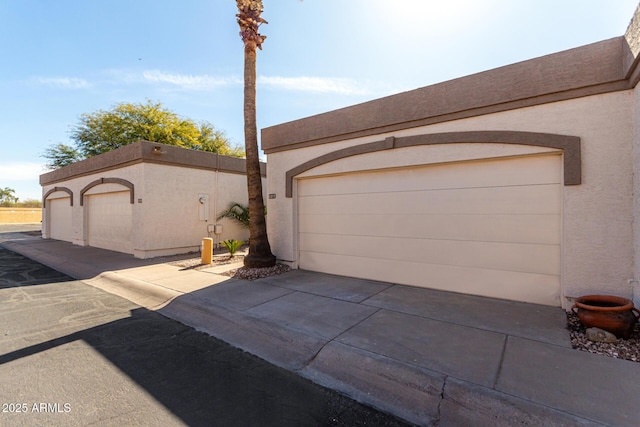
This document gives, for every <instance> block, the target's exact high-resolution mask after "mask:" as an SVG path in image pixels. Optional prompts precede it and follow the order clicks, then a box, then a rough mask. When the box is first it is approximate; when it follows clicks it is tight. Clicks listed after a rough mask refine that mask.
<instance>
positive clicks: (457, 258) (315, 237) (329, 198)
mask: <svg viewBox="0 0 640 427" xmlns="http://www.w3.org/2000/svg"><path fill="white" fill-rule="evenodd" d="M561 182H562V180H561V156H559V155H545V156H532V157H519V158H508V159H498V160H484V161H473V162H461V163H452V164H442V165H433V166H421V167H410V168H401V169H388V170H381V171H368V172H354V173H348V174H341V175H335V176H324V177H317V178H307V179H299V180H298V186H297V194H298V220H299V222H298V252H299V266H300V268H303V269H308V270H313V271H320V272H326V273H332V274H339V275H345V276H351V277H360V278H367V279H373V280H381V281H388V282H392V283H400V284H406V285H413V286H421V287H428V288H436V289H442V290H448V291H455V292H463V293H469V294H475V295H483V296H489V297H496V298H505V299H511V300H517V301H527V302H533V303H540V304H547V305H555V306H559V305H560V297H559V292H560V236H561V233H560V214H561V205H562V200H561V199H562V196H561V192H562V185H561Z"/></svg>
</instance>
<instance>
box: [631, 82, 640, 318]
mask: <svg viewBox="0 0 640 427" xmlns="http://www.w3.org/2000/svg"><path fill="white" fill-rule="evenodd" d="M632 114H633V117H634V123H633V165H634V174H633V199H634V208H633V225H634V227H633V241H634V249H635V250H634V254H635V259H634V280H633V281H632V282H631V285H632V287H633V302H634V305H635V306H636V307H640V120H639V119H638V118H640V88H638V87H636V88H635V90H634V92H633V109H632Z"/></svg>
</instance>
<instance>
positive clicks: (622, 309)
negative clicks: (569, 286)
mask: <svg viewBox="0 0 640 427" xmlns="http://www.w3.org/2000/svg"><path fill="white" fill-rule="evenodd" d="M576 309H577V311H576ZM571 310H573V312H574V313H576V314H577V315H578V318H579V319H580V321H581V322H582V324H583V325H584V326H586V327H587V328H600V329H604V330H605V331H609V332H611V333H612V334H614V335H615V336H616V337H618V338H629V335H630V334H631V331H633V326H634V325H635V323H636V321H637V320H638V317H640V312H639V311H638V310H637V309H636V308H635V307H634V306H633V302H632V301H631V300H629V299H627V298H622V297H616V296H613V295H586V296H583V297H580V298H578V299H576V303H575V304H574V305H573V307H571ZM634 312H635V313H637V314H638V317H636V315H635V314H634Z"/></svg>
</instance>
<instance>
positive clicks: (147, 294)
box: [84, 271, 184, 310]
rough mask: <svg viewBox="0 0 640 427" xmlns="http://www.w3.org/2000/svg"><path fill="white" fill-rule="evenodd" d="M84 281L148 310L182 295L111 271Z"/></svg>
mask: <svg viewBox="0 0 640 427" xmlns="http://www.w3.org/2000/svg"><path fill="white" fill-rule="evenodd" d="M84 283H87V284H88V285H91V286H93V287H96V288H98V289H102V290H103V291H106V292H109V293H111V294H114V295H118V296H120V297H122V298H125V299H128V300H129V301H132V302H134V303H136V304H138V305H140V306H142V307H145V308H148V309H150V310H158V309H159V308H161V307H164V306H165V305H167V304H168V303H170V302H171V301H172V300H174V299H175V298H177V297H179V296H180V295H184V294H182V293H181V292H177V291H174V290H173V289H167V288H164V287H162V286H158V285H156V284H153V283H149V282H145V281H143V280H138V279H133V278H131V277H127V276H124V275H122V274H119V273H116V272H113V271H107V272H104V273H101V274H99V275H98V276H96V277H94V278H93V279H89V280H84Z"/></svg>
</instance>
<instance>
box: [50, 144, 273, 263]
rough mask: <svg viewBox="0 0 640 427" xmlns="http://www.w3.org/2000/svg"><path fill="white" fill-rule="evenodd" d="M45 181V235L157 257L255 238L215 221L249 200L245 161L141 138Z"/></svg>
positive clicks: (226, 222) (230, 223) (229, 223)
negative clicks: (211, 242) (206, 243)
mask: <svg viewBox="0 0 640 427" xmlns="http://www.w3.org/2000/svg"><path fill="white" fill-rule="evenodd" d="M262 167H263V168H264V167H265V165H264V164H263V165H262ZM40 184H41V185H42V191H43V206H44V207H43V221H42V226H43V230H42V234H43V237H44V238H53V239H59V240H64V241H68V242H72V243H74V244H76V245H81V246H94V247H98V248H104V249H109V250H114V251H118V252H124V253H130V254H133V255H135V256H136V257H138V258H151V257H156V256H163V255H171V254H178V253H187V252H192V251H198V250H199V249H200V243H201V241H202V238H203V237H213V238H215V239H216V240H217V241H218V242H219V241H222V240H226V239H238V240H247V239H248V237H249V234H248V231H247V230H246V229H243V228H241V227H240V226H239V225H238V224H237V223H234V222H233V221H230V220H228V219H222V220H220V221H216V217H217V216H218V214H219V213H220V212H222V211H223V210H224V209H225V208H226V207H227V206H228V205H229V203H232V202H237V203H241V204H244V205H246V204H247V179H246V168H245V160H244V159H238V158H234V157H228V156H221V155H218V154H214V153H205V152H201V151H195V150H188V149H184V148H179V147H174V146H169V145H163V144H157V143H153V142H147V141H138V142H135V143H133V144H130V145H127V146H124V147H121V148H119V149H117V150H113V151H110V152H108V153H105V154H101V155H99V156H95V157H91V158H89V159H86V160H83V161H80V162H77V163H74V164H71V165H69V166H66V167H64V168H61V169H58V170H55V171H52V172H49V173H46V174H43V175H41V176H40ZM216 224H217V225H219V227H218V228H217V229H215V230H214V226H215V225H216ZM220 226H221V227H220ZM216 231H217V232H219V233H217V234H216V233H215V232H216Z"/></svg>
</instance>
